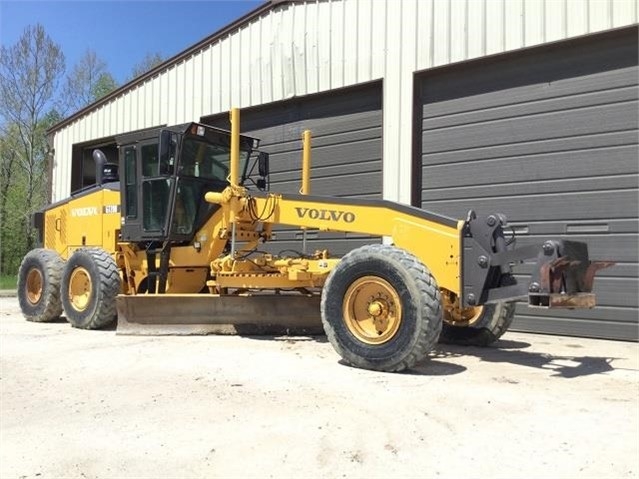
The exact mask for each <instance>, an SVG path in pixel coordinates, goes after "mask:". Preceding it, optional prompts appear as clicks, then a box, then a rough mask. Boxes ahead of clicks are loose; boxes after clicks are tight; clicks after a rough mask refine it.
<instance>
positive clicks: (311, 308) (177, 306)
mask: <svg viewBox="0 0 639 479" xmlns="http://www.w3.org/2000/svg"><path fill="white" fill-rule="evenodd" d="M116 305H117V310H118V325H117V329H116V333H117V334H123V335H198V334H228V335H232V334H240V335H315V334H324V329H323V327H322V321H321V317H320V297H319V296H318V295H309V296H303V295H255V296H211V295H200V294H163V295H153V296H149V295H142V294H141V295H135V296H124V295H121V296H118V297H117V298H116Z"/></svg>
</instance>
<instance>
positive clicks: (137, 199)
mask: <svg viewBox="0 0 639 479" xmlns="http://www.w3.org/2000/svg"><path fill="white" fill-rule="evenodd" d="M173 158H174V157H173V156H171V157H170V158H168V157H165V158H163V160H162V161H160V160H161V159H160V155H159V151H158V142H157V139H156V138H153V139H148V140H142V141H139V142H136V143H134V144H128V145H122V146H121V147H120V162H121V165H122V171H124V175H123V176H122V181H123V183H124V184H123V185H122V186H123V187H122V188H121V191H122V204H123V205H124V208H123V211H122V220H123V225H122V239H123V241H147V240H148V241H154V240H156V241H162V240H164V239H166V238H167V236H168V231H169V224H170V218H171V216H172V214H173V208H172V205H173V202H174V201H173V198H174V196H175V174H174V173H175V172H174V162H173Z"/></svg>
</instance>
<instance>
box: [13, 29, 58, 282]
mask: <svg viewBox="0 0 639 479" xmlns="http://www.w3.org/2000/svg"><path fill="white" fill-rule="evenodd" d="M64 69H65V60H64V54H63V53H62V50H61V48H60V46H59V45H58V44H56V43H55V42H53V40H51V38H50V37H49V35H47V33H46V32H45V30H44V27H43V26H42V25H40V24H36V25H30V26H28V27H27V28H25V30H24V31H23V33H22V35H21V36H20V38H19V39H18V41H17V42H16V43H15V44H14V45H12V46H9V47H6V46H2V47H1V48H0V126H1V127H2V130H1V134H2V139H3V150H2V162H3V163H2V168H1V170H2V171H3V172H5V170H6V171H8V172H9V173H8V176H7V177H6V178H4V177H3V181H4V182H5V183H7V185H8V186H7V190H6V193H5V198H6V199H5V201H4V203H2V202H0V207H2V208H4V211H0V218H2V225H0V226H1V227H2V229H3V230H5V235H8V234H9V232H10V233H11V236H12V237H11V238H9V237H8V236H5V237H4V238H3V239H2V245H1V248H2V251H3V252H4V251H8V250H10V252H11V255H12V258H13V257H14V256H17V257H19V258H21V257H22V255H23V254H24V253H25V252H26V251H28V250H29V249H32V248H33V246H34V243H35V235H34V231H33V227H32V226H31V222H30V221H29V219H30V216H31V214H32V213H33V212H34V211H36V210H37V209H39V208H41V207H42V206H43V205H44V204H45V202H46V189H47V188H46V184H47V182H46V176H47V171H48V168H47V166H48V160H49V156H48V145H47V141H46V135H45V133H46V129H47V128H48V127H50V126H51V121H54V120H55V119H56V117H55V115H54V114H52V110H53V106H54V100H55V98H56V94H57V91H58V85H59V82H60V79H61V78H62V76H63V74H64ZM3 174H4V173H3ZM5 183H2V184H0V191H1V188H2V187H4V185H5ZM14 200H15V204H12V203H11V201H14ZM9 211H11V212H12V214H15V217H13V216H12V217H11V218H14V219H15V218H17V219H16V222H15V224H14V223H13V222H12V221H10V220H11V218H10V217H9V216H8V215H7V213H8V212H9ZM5 223H6V224H5ZM3 263H4V264H6V261H5V260H3ZM12 272H13V271H12Z"/></svg>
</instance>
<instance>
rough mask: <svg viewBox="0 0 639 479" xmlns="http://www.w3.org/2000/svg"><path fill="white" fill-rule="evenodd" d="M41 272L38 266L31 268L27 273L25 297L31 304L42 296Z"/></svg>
mask: <svg viewBox="0 0 639 479" xmlns="http://www.w3.org/2000/svg"><path fill="white" fill-rule="evenodd" d="M42 284H43V280H42V273H41V272H40V270H39V269H38V268H31V269H30V270H29V273H28V274H27V284H26V290H27V299H28V300H29V302H30V303H31V304H37V303H38V301H40V298H41V297H42Z"/></svg>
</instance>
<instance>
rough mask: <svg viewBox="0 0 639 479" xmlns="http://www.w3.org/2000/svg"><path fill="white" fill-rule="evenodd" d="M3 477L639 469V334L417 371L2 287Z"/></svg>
mask: <svg viewBox="0 0 639 479" xmlns="http://www.w3.org/2000/svg"><path fill="white" fill-rule="evenodd" d="M0 367H1V369H0V393H1V397H0V478H2V479H9V478H16V479H23V478H154V479H156V478H204V477H206V478H216V477H242V478H244V477H259V478H268V477H275V478H285V477H296V478H306V477H311V478H312V477H326V478H340V477H347V478H351V477H353V478H355V477H362V478H364V477H365V478H390V477H402V478H408V477H420V478H423V477H451V478H459V477H504V478H515V477H555V478H577V477H596V478H625V477H638V476H639V346H638V345H637V344H636V343H623V342H612V341H599V340H587V339H578V338H563V337H552V336H542V335H534V334H520V333H513V332H509V333H507V334H506V335H505V336H504V338H503V339H502V340H501V341H500V342H499V343H498V344H497V346H496V347H494V348H489V349H477V348H458V347H450V346H441V347H440V348H438V349H437V350H436V351H435V352H434V353H433V354H432V358H431V359H430V360H428V361H425V362H424V363H423V364H420V365H419V366H418V367H417V368H415V369H414V370H413V371H411V372H410V373H407V374H385V373H376V372H371V371H365V370H358V369H354V368H350V367H347V366H344V365H342V364H340V362H339V357H338V356H337V354H336V353H335V352H334V351H333V349H332V347H331V345H330V344H329V343H327V342H326V340H325V338H288V339H286V338H283V339H282V338H279V339H278V338H272V337H271V338H252V337H213V336H207V337H139V336H138V337H134V336H118V335H115V332H114V331H112V330H111V331H80V330H76V329H73V328H71V327H70V326H69V325H68V324H66V323H63V322H57V323H49V324H36V323H28V322H26V321H24V320H23V319H22V318H21V316H20V313H19V308H18V305H17V301H16V299H15V298H0Z"/></svg>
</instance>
